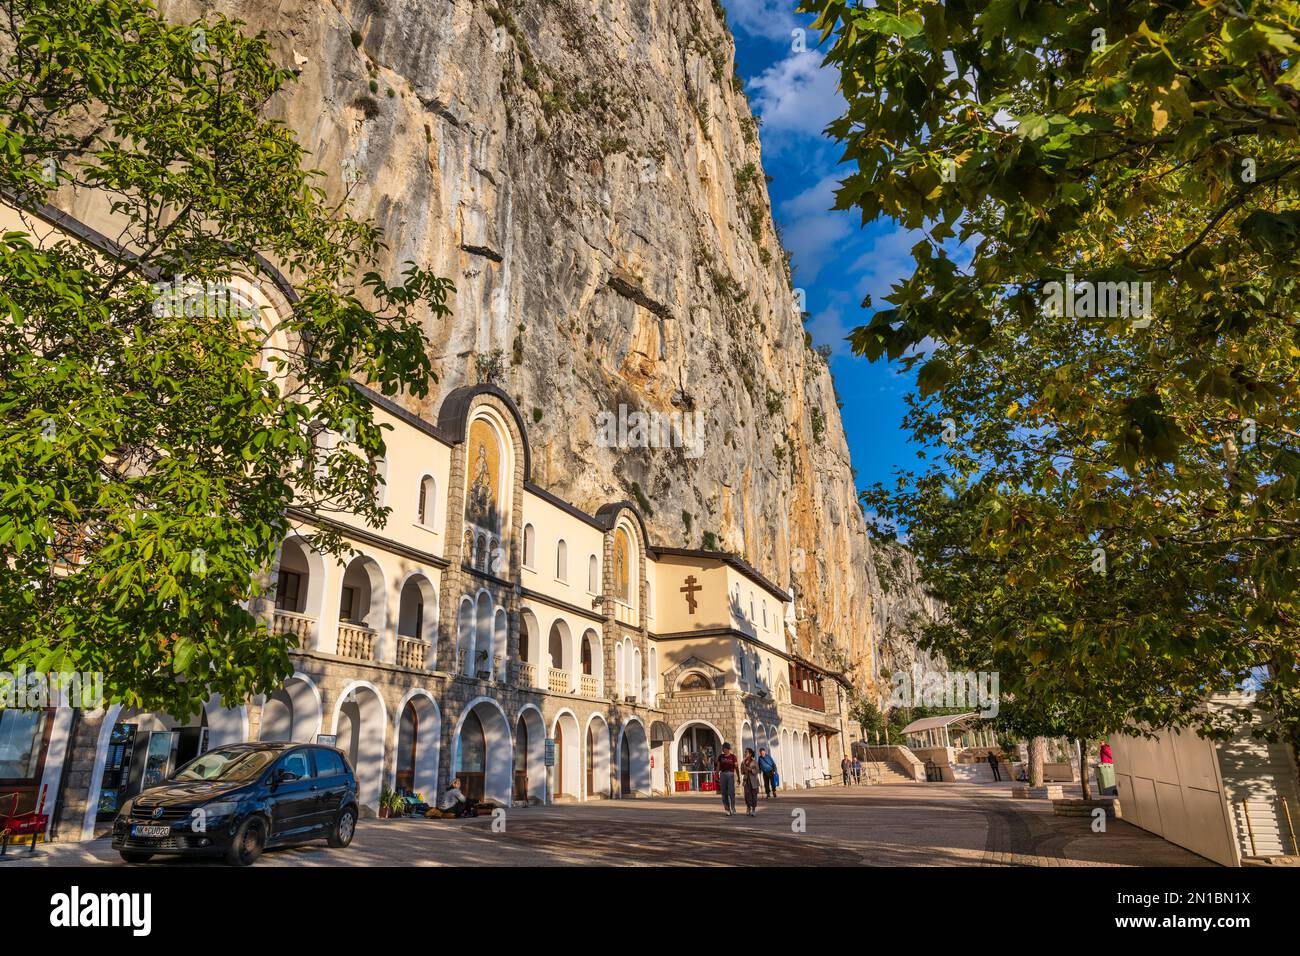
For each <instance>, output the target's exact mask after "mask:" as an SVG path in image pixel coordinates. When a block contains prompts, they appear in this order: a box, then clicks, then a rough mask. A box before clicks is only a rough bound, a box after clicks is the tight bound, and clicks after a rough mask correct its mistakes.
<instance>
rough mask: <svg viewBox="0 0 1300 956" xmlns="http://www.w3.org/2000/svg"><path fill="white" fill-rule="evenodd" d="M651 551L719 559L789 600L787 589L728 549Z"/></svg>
mask: <svg viewBox="0 0 1300 956" xmlns="http://www.w3.org/2000/svg"><path fill="white" fill-rule="evenodd" d="M652 553H653V554H654V555H655V556H659V555H666V556H668V557H676V558H704V559H706V560H710V561H721V562H722V563H723V564H729V565H731V567H733V568H735V569H736V570H737V571H739V572H740V573H741V574H743V575H745V576H746V577H747V578H749V579H750V580H751V581H753V582H754V583H755V584H757V585H759V586H760V587H762V588H763V589H765V590H766V591H767V592H768V593H769V594H771V595H773V596H774V597H776V598H777V599H779V600H781V601H789V600H791V595H790V593H789V592H788V591H785V590H784V589H782V588H780V587H777V585H775V584H774V583H772V581H770V580H769V579H768V578H767V577H765V576H764V575H763V574H761V573H760V572H759V571H758V570H757V569H755V567H754V566H753V565H752V564H750V563H749V562H748V561H746V560H745V559H744V558H742V557H740V556H739V555H736V554H732V553H731V552H730V551H705V550H703V549H702V548H654V549H652Z"/></svg>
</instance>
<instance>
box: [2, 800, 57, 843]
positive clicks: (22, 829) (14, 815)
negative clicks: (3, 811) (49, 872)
mask: <svg viewBox="0 0 1300 956" xmlns="http://www.w3.org/2000/svg"><path fill="white" fill-rule="evenodd" d="M12 796H13V798H14V799H13V802H12V803H10V804H9V813H8V815H6V816H0V856H4V855H5V854H6V853H8V852H9V841H10V839H12V838H13V837H25V836H29V835H30V836H31V838H32V846H31V849H29V850H28V851H27V852H28V853H35V852H36V838H37V837H38V836H40V835H41V834H42V833H44V832H45V828H46V827H47V826H49V823H50V817H49V814H46V813H35V812H32V813H19V812H18V794H16V793H15V794H12Z"/></svg>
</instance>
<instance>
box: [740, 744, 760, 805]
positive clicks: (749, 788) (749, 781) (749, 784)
mask: <svg viewBox="0 0 1300 956" xmlns="http://www.w3.org/2000/svg"><path fill="white" fill-rule="evenodd" d="M740 779H741V781H742V782H743V783H744V785H745V815H746V816H750V817H752V816H753V815H754V811H755V810H757V809H758V761H757V760H755V759H754V748H753V747H746V748H745V759H744V760H742V761H741V762H740Z"/></svg>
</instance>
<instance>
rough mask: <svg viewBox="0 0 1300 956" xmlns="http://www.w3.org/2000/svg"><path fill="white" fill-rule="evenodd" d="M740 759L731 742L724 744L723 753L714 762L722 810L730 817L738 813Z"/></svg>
mask: <svg viewBox="0 0 1300 956" xmlns="http://www.w3.org/2000/svg"><path fill="white" fill-rule="evenodd" d="M739 766H740V761H739V760H737V759H736V755H735V754H733V753H732V752H731V744H723V745H722V753H720V754H718V759H717V760H716V761H714V763H713V770H714V772H715V773H717V775H718V793H719V794H721V795H722V810H723V812H724V813H726V814H727V816H729V817H734V816H735V815H736V770H737V769H738V768H739Z"/></svg>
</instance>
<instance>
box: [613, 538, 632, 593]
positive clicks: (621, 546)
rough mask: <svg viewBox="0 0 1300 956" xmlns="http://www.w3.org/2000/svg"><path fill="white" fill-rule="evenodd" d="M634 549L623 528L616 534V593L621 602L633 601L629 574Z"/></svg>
mask: <svg viewBox="0 0 1300 956" xmlns="http://www.w3.org/2000/svg"><path fill="white" fill-rule="evenodd" d="M631 559H632V547H631V544H630V543H629V541H628V537H627V532H626V531H625V530H623V529H622V528H619V529H617V530H616V531H615V532H614V593H615V595H617V596H618V598H619V599H620V600H623V601H630V600H631V587H630V579H631V575H630V574H629V572H628V567H629V562H630V561H631Z"/></svg>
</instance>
